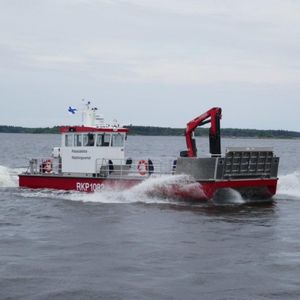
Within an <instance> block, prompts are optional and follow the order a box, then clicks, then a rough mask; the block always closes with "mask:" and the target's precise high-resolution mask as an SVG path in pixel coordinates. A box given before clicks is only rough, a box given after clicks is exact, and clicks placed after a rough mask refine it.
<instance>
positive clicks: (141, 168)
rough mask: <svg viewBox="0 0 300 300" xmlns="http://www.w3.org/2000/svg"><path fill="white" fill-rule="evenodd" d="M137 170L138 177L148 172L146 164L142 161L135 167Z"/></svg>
mask: <svg viewBox="0 0 300 300" xmlns="http://www.w3.org/2000/svg"><path fill="white" fill-rule="evenodd" d="M137 170H138V172H139V173H140V175H142V176H144V175H146V173H147V172H148V162H147V161H146V160H144V159H141V160H140V161H139V163H138V165H137Z"/></svg>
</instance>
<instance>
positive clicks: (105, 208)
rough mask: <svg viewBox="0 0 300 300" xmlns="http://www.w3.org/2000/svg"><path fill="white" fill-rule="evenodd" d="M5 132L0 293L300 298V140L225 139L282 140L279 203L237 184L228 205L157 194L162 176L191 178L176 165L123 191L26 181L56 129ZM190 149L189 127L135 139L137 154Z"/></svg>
mask: <svg viewBox="0 0 300 300" xmlns="http://www.w3.org/2000/svg"><path fill="white" fill-rule="evenodd" d="M0 140H1V143H0V153H1V156H0V299H64V300H65V299H72V300H74V299H109V300H110V299H116V300H119V299H130V300H131V299H224V300H225V299H226V300H227V299H238V300H240V299H251V300H252V299H264V300H265V299H299V298H300V278H299V269H300V233H299V232H300V231H299V228H300V218H299V216H300V164H299V162H298V160H299V152H298V149H300V147H299V146H300V141H298V140H256V139H244V140H239V139H224V140H223V149H224V148H225V147H226V146H229V145H231V146H274V148H275V151H276V154H277V155H278V156H280V157H281V162H280V176H279V177H280V181H279V187H278V194H277V195H276V197H275V198H274V201H273V203H267V204H263V205H248V204H247V203H245V201H244V199H242V198H241V197H240V195H239V194H238V193H236V192H234V191H232V193H229V194H228V195H227V197H226V202H225V205H224V203H223V202H222V203H213V202H208V203H198V204H197V203H185V202H183V201H177V200H174V199H168V198H161V197H160V195H158V194H156V193H155V191H156V187H157V186H161V185H163V186H168V184H169V183H170V182H172V181H174V180H188V179H187V178H174V177H168V176H166V177H163V178H161V179H151V180H149V181H146V182H144V183H143V184H141V185H140V186H136V187H134V188H132V189H130V190H127V191H116V190H109V189H106V190H104V191H103V192H102V193H95V194H83V193H78V192H63V191H55V192H54V191H47V190H39V191H30V190H20V189H19V188H18V187H17V174H18V172H20V171H21V170H22V169H24V167H25V165H26V162H27V159H29V158H31V157H34V156H39V157H43V156H47V155H48V153H50V151H51V147H52V146H53V145H58V144H59V136H57V135H22V134H20V135H18V134H15V135H10V134H0ZM201 145H203V148H201ZM207 147H208V145H207V140H206V139H202V138H201V139H198V148H199V151H200V153H206V152H207ZM183 149H184V139H183V138H182V137H167V138H164V137H129V139H128V152H129V155H130V156H132V157H135V156H140V157H143V156H144V157H145V158H148V157H150V158H154V157H155V158H157V157H161V158H163V159H167V158H169V156H176V155H177V154H178V153H179V151H180V150H183ZM149 153H151V155H149ZM227 198H228V199H227Z"/></svg>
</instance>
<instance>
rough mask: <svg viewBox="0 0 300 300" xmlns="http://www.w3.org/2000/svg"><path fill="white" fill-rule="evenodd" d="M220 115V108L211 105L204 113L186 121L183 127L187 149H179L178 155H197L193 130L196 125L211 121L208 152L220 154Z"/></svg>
mask: <svg viewBox="0 0 300 300" xmlns="http://www.w3.org/2000/svg"><path fill="white" fill-rule="evenodd" d="M221 117H222V109H221V108H219V107H213V108H211V109H210V110H208V111H207V112H206V113H204V114H202V115H200V116H199V117H197V118H195V119H193V120H192V121H190V122H188V123H187V125H186V129H185V139H186V146H187V151H181V153H180V156H183V157H197V147H196V141H195V138H194V131H195V130H196V128H197V127H198V126H203V125H205V124H207V123H211V126H210V129H209V152H210V153H211V155H212V156H220V155H221V135H220V119H221Z"/></svg>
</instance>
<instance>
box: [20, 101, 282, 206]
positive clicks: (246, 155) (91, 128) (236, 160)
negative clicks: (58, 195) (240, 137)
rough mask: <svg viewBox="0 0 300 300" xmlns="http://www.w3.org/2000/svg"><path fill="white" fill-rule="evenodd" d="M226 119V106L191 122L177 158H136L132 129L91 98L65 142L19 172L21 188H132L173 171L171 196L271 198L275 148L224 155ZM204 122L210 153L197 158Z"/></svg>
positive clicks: (166, 191)
mask: <svg viewBox="0 0 300 300" xmlns="http://www.w3.org/2000/svg"><path fill="white" fill-rule="evenodd" d="M221 117H222V110H221V108H219V107H213V108H211V109H210V110H208V111H207V112H205V113H204V114H201V115H200V116H198V117H196V118H195V119H193V120H191V121H190V122H188V123H187V125H186V129H185V140H186V150H184V151H181V152H180V154H179V155H178V157H175V158H172V159H170V160H165V161H161V160H156V159H149V158H136V159H134V158H130V157H126V152H125V146H126V141H127V134H128V128H125V127H122V126H120V125H119V124H118V122H117V121H114V122H113V123H112V124H107V123H105V121H104V118H103V117H102V116H100V115H99V114H98V111H97V108H96V107H92V106H91V104H90V102H88V103H87V104H85V106H84V109H83V111H82V125H78V126H62V127H60V134H61V146H60V147H54V148H53V150H52V154H51V156H50V157H48V158H33V159H31V160H30V161H29V165H28V168H27V170H26V171H25V172H23V173H21V174H19V186H20V187H21V188H30V189H58V190H75V191H79V192H99V191H101V190H102V189H104V188H105V187H109V188H122V189H123V188H124V189H128V188H131V187H133V186H135V185H138V184H140V183H141V182H143V181H145V180H147V179H149V178H153V177H159V176H163V175H169V176H175V177H174V178H179V180H177V181H176V180H175V181H173V182H172V181H171V182H170V185H169V186H167V187H160V189H161V191H160V192H161V193H162V194H163V195H166V196H167V197H180V198H183V199H189V200H197V201H198V200H199V201H200V200H209V199H213V198H214V197H216V196H217V195H220V193H221V194H222V192H224V191H225V192H226V191H232V190H233V191H237V192H238V193H240V194H241V196H242V197H245V198H247V199H270V198H271V197H272V196H273V195H275V193H276V188H277V181H278V177H277V174H278V166H279V157H277V156H276V155H275V154H274V151H273V149H272V148H270V147H229V148H227V149H226V150H225V153H224V155H222V153H221V130H220V120H221ZM205 124H210V128H209V152H210V154H209V156H208V157H198V156H197V147H196V140H195V130H196V129H197V127H198V126H203V125H205ZM180 176H181V177H180ZM180 178H183V179H182V182H181V181H180ZM186 178H189V180H187V179H186Z"/></svg>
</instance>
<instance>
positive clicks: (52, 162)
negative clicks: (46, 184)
mask: <svg viewBox="0 0 300 300" xmlns="http://www.w3.org/2000/svg"><path fill="white" fill-rule="evenodd" d="M25 173H27V174H45V175H49V174H60V173H61V160H60V159H59V158H33V159H31V160H30V161H29V166H28V167H27V170H26V172H25Z"/></svg>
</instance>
